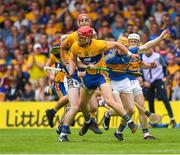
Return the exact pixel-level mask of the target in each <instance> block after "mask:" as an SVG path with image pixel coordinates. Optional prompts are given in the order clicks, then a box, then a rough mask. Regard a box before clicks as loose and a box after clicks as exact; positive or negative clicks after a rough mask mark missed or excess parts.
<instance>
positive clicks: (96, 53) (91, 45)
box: [59, 26, 138, 142]
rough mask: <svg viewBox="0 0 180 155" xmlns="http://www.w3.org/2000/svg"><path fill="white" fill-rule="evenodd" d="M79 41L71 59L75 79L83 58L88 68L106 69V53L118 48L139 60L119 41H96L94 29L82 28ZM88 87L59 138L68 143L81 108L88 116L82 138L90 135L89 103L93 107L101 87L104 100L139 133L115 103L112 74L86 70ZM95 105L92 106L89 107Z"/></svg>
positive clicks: (71, 110)
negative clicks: (78, 64) (71, 125)
mask: <svg viewBox="0 0 180 155" xmlns="http://www.w3.org/2000/svg"><path fill="white" fill-rule="evenodd" d="M77 33H78V41H77V42H75V43H74V44H73V45H72V47H71V53H70V54H71V57H70V59H69V69H70V75H69V76H68V78H71V77H72V75H73V74H74V71H75V69H76V67H77V59H78V58H79V59H80V60H81V62H82V63H83V64H85V65H92V64H93V65H94V66H95V67H104V66H105V62H104V52H105V51H108V50H109V49H113V48H118V49H120V50H121V51H124V52H125V53H127V54H128V55H129V56H130V57H131V58H137V59H138V55H136V54H132V53H131V52H129V51H128V49H127V48H126V47H124V46H123V45H122V44H121V43H118V42H108V41H104V40H96V39H92V38H93V29H92V28H91V27H89V26H82V27H80V28H79V29H78V31H77ZM82 80H83V84H84V87H83V88H81V91H80V101H78V102H71V107H70V110H69V111H68V113H67V114H66V116H65V119H64V124H63V126H62V132H61V134H60V136H59V141H61V142H65V141H69V140H68V132H69V126H70V123H71V121H72V119H73V118H74V117H75V116H76V114H77V112H78V109H79V108H81V110H82V112H83V115H84V116H85V123H84V125H83V128H82V129H81V131H80V135H83V134H85V133H86V132H87V130H88V129H89V127H90V123H91V118H90V115H89V111H90V109H88V108H87V107H88V106H87V104H89V103H90V102H89V101H90V99H91V98H92V96H93V94H94V92H95V90H96V88H98V87H99V88H100V90H101V92H102V95H103V97H104V100H105V101H106V103H107V104H108V105H109V106H110V107H112V108H114V109H115V110H116V111H117V112H118V114H119V115H120V116H122V117H123V119H124V120H125V121H126V122H127V123H128V125H129V127H130V128H131V131H132V133H134V132H135V131H136V130H137V126H136V125H135V124H134V122H133V121H132V120H131V118H130V117H129V115H128V114H127V113H126V111H125V110H124V109H123V106H122V104H119V103H117V102H115V101H114V100H113V96H112V90H111V86H110V84H109V78H108V74H107V73H105V72H103V71H102V72H101V71H100V72H99V71H98V72H97V71H96V69H92V68H90V69H86V75H85V76H84V77H83V78H82ZM89 106H91V105H89Z"/></svg>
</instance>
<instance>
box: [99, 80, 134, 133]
mask: <svg viewBox="0 0 180 155" xmlns="http://www.w3.org/2000/svg"><path fill="white" fill-rule="evenodd" d="M100 88H101V92H102V95H103V97H104V100H105V101H106V103H107V104H108V105H109V106H110V107H112V108H113V109H114V110H115V111H116V112H117V113H118V115H119V116H121V117H122V118H123V119H124V120H125V121H126V123H127V124H128V126H129V127H130V129H131V131H132V133H134V132H135V131H136V130H137V126H136V125H135V124H134V122H133V121H132V120H131V118H130V116H129V115H128V114H127V112H126V111H125V110H124V108H123V105H122V104H121V103H118V102H116V101H114V99H113V95H112V88H111V85H110V84H109V83H103V84H101V86H100Z"/></svg>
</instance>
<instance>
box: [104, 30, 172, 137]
mask: <svg viewBox="0 0 180 155" xmlns="http://www.w3.org/2000/svg"><path fill="white" fill-rule="evenodd" d="M168 34H169V32H168V30H165V31H163V33H162V34H161V36H160V37H159V38H157V39H155V40H153V41H151V42H148V43H146V44H145V45H143V46H140V47H137V46H134V44H133V43H132V42H136V41H137V40H138V41H137V43H138V44H139V43H140V37H139V36H138V35H136V34H131V35H130V36H129V44H130V48H129V49H130V51H131V52H132V53H138V51H142V50H147V49H148V48H150V47H152V46H154V45H156V44H157V43H158V42H159V41H160V40H162V39H164V38H165V37H166V36H167V35H168ZM122 40H123V39H122ZM132 40H133V41H132ZM106 63H107V66H108V67H110V68H112V69H116V70H117V69H118V70H127V71H128V72H137V71H138V70H139V67H140V66H141V65H143V66H145V67H155V66H154V64H150V65H148V64H145V63H143V62H142V61H140V62H137V61H135V60H134V59H129V58H128V57H127V56H125V55H115V56H114V57H111V58H109V59H108V60H107V61H106ZM110 78H111V85H112V88H113V93H114V97H115V98H116V99H117V100H122V102H123V103H124V104H123V106H124V108H125V109H126V111H128V112H129V114H130V115H131V114H133V112H134V100H135V101H136V102H137V103H138V104H139V105H141V106H144V97H143V94H142V89H141V87H140V85H139V82H138V81H137V80H136V78H135V77H132V76H129V75H127V74H121V73H118V72H114V73H113V72H112V73H110ZM119 95H120V97H121V99H120V97H119ZM139 112H140V123H141V125H142V128H143V129H142V130H143V135H144V139H148V140H152V139H155V138H154V137H153V136H151V135H150V134H149V132H148V129H147V118H146V116H145V114H144V112H143V111H142V110H139ZM113 115H116V112H115V111H113V110H109V111H108V112H106V113H105V120H104V128H105V129H108V127H109V121H110V116H113ZM124 128H125V124H124V123H123V122H122V123H121V125H120V127H119V129H118V131H116V132H115V133H114V135H115V137H116V138H117V139H118V140H123V136H122V131H123V130H124Z"/></svg>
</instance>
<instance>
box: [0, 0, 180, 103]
mask: <svg viewBox="0 0 180 155" xmlns="http://www.w3.org/2000/svg"><path fill="white" fill-rule="evenodd" d="M80 13H88V14H89V16H90V17H91V19H92V27H93V28H94V29H95V31H96V32H97V34H98V38H99V39H105V40H117V39H118V38H119V37H120V36H126V37H127V36H128V34H130V33H138V34H139V35H140V36H141V42H142V44H143V43H145V42H147V41H149V40H152V39H154V38H156V37H157V36H159V34H160V33H161V32H162V30H164V29H165V28H168V29H169V30H170V32H171V35H172V36H171V39H170V40H168V41H161V42H160V44H159V45H157V46H156V47H155V48H154V51H155V52H158V53H160V54H161V56H162V57H163V59H164V61H165V62H166V63H167V65H168V67H167V69H168V76H167V77H166V79H165V80H166V84H167V92H168V97H169V99H170V100H176V98H175V97H173V93H174V92H176V93H177V91H178V92H179V91H180V3H179V2H178V0H161V1H158V0H114V1H113V0H36V1H35V0H34V1H33V0H26V1H19V0H0V100H1V101H3V100H6V101H7V100H24V101H27V100H31V101H32V100H36V101H46V100H54V98H53V97H52V96H51V95H49V94H48V93H47V91H46V90H47V89H48V79H47V77H46V74H45V72H44V70H43V67H44V65H45V64H46V61H47V59H48V55H49V53H48V50H49V49H50V48H51V47H52V46H54V45H59V44H60V42H59V41H60V37H61V35H62V34H68V33H71V32H73V31H75V30H76V29H77V24H76V18H77V16H78V15H79V14H80Z"/></svg>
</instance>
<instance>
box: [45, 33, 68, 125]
mask: <svg viewBox="0 0 180 155" xmlns="http://www.w3.org/2000/svg"><path fill="white" fill-rule="evenodd" d="M66 37H67V35H63V36H62V37H61V42H63V40H64V39H65V38H66ZM46 66H48V67H54V68H61V69H62V68H63V67H62V64H61V63H60V62H59V61H58V59H57V58H56V57H55V55H53V54H51V55H50V58H49V59H48V61H47V63H46ZM47 74H48V77H49V79H50V81H51V82H52V86H51V89H52V91H53V92H54V94H57V95H58V97H59V100H58V102H57V104H56V105H55V106H54V108H52V109H47V110H46V116H47V118H48V122H49V125H50V127H52V128H53V126H54V124H53V118H54V116H55V114H56V112H57V111H58V110H59V109H61V108H62V107H64V106H65V105H67V104H68V102H69V101H68V97H67V92H66V89H65V86H64V77H65V73H64V72H63V71H58V72H56V73H55V74H54V73H52V71H51V70H48V72H47Z"/></svg>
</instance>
